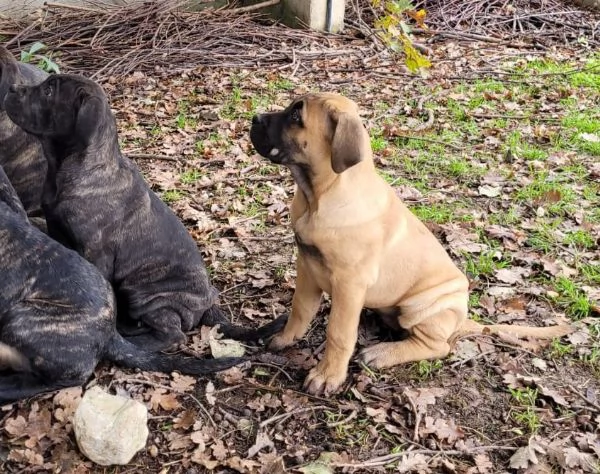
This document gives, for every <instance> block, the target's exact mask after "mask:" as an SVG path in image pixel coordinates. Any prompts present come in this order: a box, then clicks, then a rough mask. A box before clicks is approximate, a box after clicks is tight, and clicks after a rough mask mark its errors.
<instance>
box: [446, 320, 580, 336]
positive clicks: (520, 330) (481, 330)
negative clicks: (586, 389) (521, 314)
mask: <svg viewBox="0 0 600 474" xmlns="http://www.w3.org/2000/svg"><path fill="white" fill-rule="evenodd" d="M573 331H575V328H574V327H573V326H570V325H568V324H559V325H557V326H548V327H535V326H516V325H513V324H490V325H487V324H479V323H478V322H475V321H473V320H471V319H467V320H466V321H465V322H464V324H463V325H462V326H461V327H460V329H458V331H456V333H455V335H454V337H453V339H454V338H458V337H462V336H468V335H471V334H473V335H474V334H498V333H500V332H505V333H508V334H512V335H513V336H516V337H518V338H523V337H535V338H538V339H553V338H555V337H562V336H566V335H567V334H570V333H572V332H573Z"/></svg>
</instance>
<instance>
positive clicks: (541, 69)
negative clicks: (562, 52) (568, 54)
mask: <svg viewBox="0 0 600 474" xmlns="http://www.w3.org/2000/svg"><path fill="white" fill-rule="evenodd" d="M572 69H573V67H572V66H569V65H568V64H564V63H558V62H556V61H552V60H549V59H534V60H532V61H528V62H527V64H526V66H525V68H524V70H526V71H530V72H537V73H541V74H548V73H550V74H560V73H564V72H568V71H570V70H572Z"/></svg>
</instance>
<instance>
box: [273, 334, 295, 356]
mask: <svg viewBox="0 0 600 474" xmlns="http://www.w3.org/2000/svg"><path fill="white" fill-rule="evenodd" d="M294 342H295V340H294V336H293V335H291V336H288V334H287V333H286V332H285V331H281V332H280V333H279V334H275V335H274V336H273V339H271V342H269V350H271V351H280V350H282V349H285V348H286V347H290V346H291V345H293V344H294Z"/></svg>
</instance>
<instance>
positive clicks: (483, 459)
mask: <svg viewBox="0 0 600 474" xmlns="http://www.w3.org/2000/svg"><path fill="white" fill-rule="evenodd" d="M473 461H475V466H477V471H479V472H480V473H481V474H486V473H488V472H492V468H493V467H494V464H493V463H492V461H491V460H490V457H489V456H488V455H487V454H485V453H481V454H476V455H475V456H474V457H473Z"/></svg>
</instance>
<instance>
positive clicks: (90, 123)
mask: <svg viewBox="0 0 600 474" xmlns="http://www.w3.org/2000/svg"><path fill="white" fill-rule="evenodd" d="M104 114H105V104H104V100H102V98H101V97H98V96H95V95H90V94H88V93H86V92H83V93H82V96H81V105H80V106H79V111H78V112H77V121H76V123H75V133H76V134H77V138H79V139H80V140H82V141H83V142H84V143H86V144H87V143H89V141H90V139H91V138H92V136H94V134H95V133H96V131H97V130H98V128H100V127H101V124H102V120H104Z"/></svg>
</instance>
